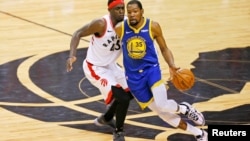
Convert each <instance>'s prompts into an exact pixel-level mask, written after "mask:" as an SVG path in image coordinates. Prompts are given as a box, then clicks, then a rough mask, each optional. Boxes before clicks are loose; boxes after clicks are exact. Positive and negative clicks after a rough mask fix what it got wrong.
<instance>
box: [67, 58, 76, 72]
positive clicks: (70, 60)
mask: <svg viewBox="0 0 250 141" xmlns="http://www.w3.org/2000/svg"><path fill="white" fill-rule="evenodd" d="M75 61H76V57H75V56H72V57H69V58H68V59H67V62H66V70H67V72H70V71H71V70H72V69H73V63H74V62H75Z"/></svg>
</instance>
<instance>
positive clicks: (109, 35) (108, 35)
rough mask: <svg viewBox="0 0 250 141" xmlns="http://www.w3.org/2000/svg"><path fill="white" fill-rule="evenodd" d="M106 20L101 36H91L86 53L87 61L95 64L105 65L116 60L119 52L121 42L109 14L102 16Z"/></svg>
mask: <svg viewBox="0 0 250 141" xmlns="http://www.w3.org/2000/svg"><path fill="white" fill-rule="evenodd" d="M103 18H104V19H105V21H106V31H105V33H104V34H103V35H102V36H101V37H97V36H95V35H93V36H92V38H91V41H90V45H89V48H88V53H87V57H86V59H87V61H88V62H90V63H92V64H95V65H96V66H106V65H108V64H110V63H113V62H115V61H116V60H117V58H118V57H119V55H120V54H121V44H120V40H119V39H118V37H117V35H116V33H115V31H114V28H113V24H112V22H111V19H110V15H105V16H104V17H103Z"/></svg>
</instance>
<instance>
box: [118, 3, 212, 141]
mask: <svg viewBox="0 0 250 141" xmlns="http://www.w3.org/2000/svg"><path fill="white" fill-rule="evenodd" d="M143 12H144V11H143V8H142V4H141V2H140V1H138V0H131V1H129V2H128V3H127V16H128V19H126V20H124V21H123V22H121V23H119V24H117V26H116V28H115V31H116V33H117V35H118V37H119V38H120V39H121V41H122V48H123V65H124V68H125V74H126V78H127V83H128V86H129V88H130V91H131V93H132V94H133V95H134V97H135V99H136V100H137V102H138V103H139V105H140V107H141V108H142V109H144V108H146V107H148V108H149V109H151V110H152V111H154V112H156V113H157V114H158V115H159V117H160V118H161V119H163V120H164V121H165V122H167V123H169V124H170V125H172V126H173V127H177V128H180V129H183V130H185V131H188V132H190V133H192V134H193V135H194V136H195V138H196V139H197V141H207V140H208V139H207V132H206V131H205V130H203V129H200V128H197V127H195V126H193V125H191V124H190V123H188V122H185V121H184V120H182V119H181V117H180V115H179V113H180V114H184V115H186V116H187V117H188V118H189V119H191V120H192V121H193V122H194V123H196V124H197V125H204V124H205V119H204V117H203V115H202V113H200V112H198V111H197V110H196V109H194V108H193V107H192V106H191V105H190V104H188V103H187V102H182V103H180V104H177V102H176V101H175V100H173V99H168V97H167V89H166V86H165V84H164V82H163V80H162V78H161V70H160V66H159V62H158V54H157V49H156V46H155V45H154V40H156V42H157V44H158V46H159V47H160V50H161V53H162V55H163V57H164V59H165V61H166V63H167V64H168V66H169V69H170V75H172V73H173V72H174V71H177V70H178V69H179V68H178V67H176V66H175V63H174V58H173V54H172V53H171V50H170V49H169V48H168V47H167V45H166V42H165V39H164V37H163V33H162V30H161V27H160V25H159V24H158V23H157V22H155V21H152V20H150V19H148V18H145V17H143Z"/></svg>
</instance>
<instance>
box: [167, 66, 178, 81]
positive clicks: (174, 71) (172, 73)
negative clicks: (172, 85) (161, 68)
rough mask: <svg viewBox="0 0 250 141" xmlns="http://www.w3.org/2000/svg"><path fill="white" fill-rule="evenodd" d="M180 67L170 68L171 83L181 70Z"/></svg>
mask: <svg viewBox="0 0 250 141" xmlns="http://www.w3.org/2000/svg"><path fill="white" fill-rule="evenodd" d="M179 69H180V67H170V68H169V74H170V77H169V79H168V80H169V81H171V80H172V79H173V76H174V74H175V73H176V71H177V70H179Z"/></svg>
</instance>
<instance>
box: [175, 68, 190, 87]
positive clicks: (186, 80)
mask: <svg viewBox="0 0 250 141" xmlns="http://www.w3.org/2000/svg"><path fill="white" fill-rule="evenodd" d="M171 81H172V83H173V85H174V86H175V88H176V89H178V90H180V91H186V90H189V89H191V88H192V87H193V85H194V81H195V77H194V74H193V72H192V71H191V70H190V69H185V68H183V69H179V70H177V71H176V72H175V73H174V74H173V78H172V80H171Z"/></svg>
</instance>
